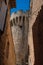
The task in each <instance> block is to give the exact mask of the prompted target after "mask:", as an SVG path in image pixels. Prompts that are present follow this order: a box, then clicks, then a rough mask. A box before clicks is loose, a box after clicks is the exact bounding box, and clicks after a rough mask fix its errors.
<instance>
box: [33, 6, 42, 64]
mask: <svg viewBox="0 0 43 65" xmlns="http://www.w3.org/2000/svg"><path fill="white" fill-rule="evenodd" d="M32 30H33V42H34V52H35V64H34V65H43V6H42V7H41V10H40V11H39V13H38V16H37V18H36V20H35V23H34V25H33V28H32Z"/></svg>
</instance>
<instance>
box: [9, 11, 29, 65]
mask: <svg viewBox="0 0 43 65" xmlns="http://www.w3.org/2000/svg"><path fill="white" fill-rule="evenodd" d="M28 23H29V20H28V13H25V12H22V11H18V12H16V13H13V14H12V15H11V17H10V24H11V31H12V36H13V42H14V48H15V53H16V64H18V65H22V64H23V65H25V64H26V57H27V55H28ZM27 59H28V58H27Z"/></svg>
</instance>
